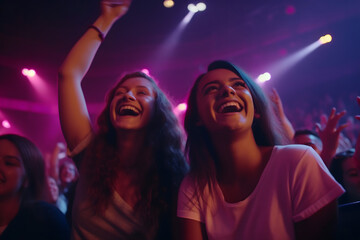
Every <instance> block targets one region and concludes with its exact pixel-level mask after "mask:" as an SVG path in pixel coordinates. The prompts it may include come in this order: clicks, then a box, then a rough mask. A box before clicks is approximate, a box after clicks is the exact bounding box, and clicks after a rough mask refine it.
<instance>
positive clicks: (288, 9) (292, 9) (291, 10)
mask: <svg viewBox="0 0 360 240" xmlns="http://www.w3.org/2000/svg"><path fill="white" fill-rule="evenodd" d="M295 12H296V9H295V7H294V6H293V5H288V6H286V8H285V13H286V14H287V15H293V14H294V13H295Z"/></svg>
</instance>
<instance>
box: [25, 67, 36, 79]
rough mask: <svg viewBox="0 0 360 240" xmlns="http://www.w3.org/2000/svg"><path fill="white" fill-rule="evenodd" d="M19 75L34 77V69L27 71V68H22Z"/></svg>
mask: <svg viewBox="0 0 360 240" xmlns="http://www.w3.org/2000/svg"><path fill="white" fill-rule="evenodd" d="M21 73H22V74H23V75H24V76H26V77H34V76H35V75H36V72H35V70H34V69H27V68H23V69H22V71H21Z"/></svg>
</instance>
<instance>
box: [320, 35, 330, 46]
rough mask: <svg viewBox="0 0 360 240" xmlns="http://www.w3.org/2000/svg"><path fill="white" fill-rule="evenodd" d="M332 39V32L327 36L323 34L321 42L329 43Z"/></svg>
mask: <svg viewBox="0 0 360 240" xmlns="http://www.w3.org/2000/svg"><path fill="white" fill-rule="evenodd" d="M331 41H332V36H331V35H330V34H326V35H325V36H322V37H321V38H319V42H320V43H321V44H325V43H329V42H331Z"/></svg>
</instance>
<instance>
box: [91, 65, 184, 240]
mask: <svg viewBox="0 0 360 240" xmlns="http://www.w3.org/2000/svg"><path fill="white" fill-rule="evenodd" d="M136 77H141V78H145V79H147V80H148V81H150V82H151V83H152V87H153V89H154V90H155V92H156V97H155V104H154V106H155V107H154V113H153V115H152V119H151V120H150V122H149V124H148V126H147V131H146V136H145V144H144V149H143V150H142V153H143V154H142V156H143V157H142V158H141V159H148V161H149V162H148V164H145V163H144V164H142V163H140V164H142V165H141V166H138V174H139V176H144V177H143V178H142V181H140V182H139V187H140V192H141V198H140V200H139V202H138V203H137V204H136V206H135V211H136V212H137V213H140V215H141V216H142V218H143V219H144V223H146V225H147V226H146V227H148V228H151V229H154V228H157V227H159V226H160V227H159V231H158V234H157V235H158V238H160V239H164V238H167V236H170V235H169V234H170V231H171V230H170V229H171V228H170V226H168V225H169V224H171V217H170V209H171V205H173V204H174V203H175V202H176V200H177V195H176V193H177V190H178V187H179V185H180V183H181V181H182V179H183V177H184V175H185V173H186V172H187V169H188V167H187V163H186V161H185V157H184V154H183V142H184V141H183V130H182V128H181V126H180V124H179V122H178V119H177V118H176V116H175V115H174V113H173V111H172V109H173V108H172V104H171V102H170V101H169V100H168V98H167V96H166V95H165V93H163V92H162V91H161V90H160V88H159V87H158V86H157V84H156V83H155V81H154V80H153V79H152V78H151V77H150V76H148V75H146V74H145V73H142V72H134V73H131V74H127V75H125V76H124V77H123V78H122V79H120V81H119V82H118V83H117V84H116V85H115V86H114V87H113V88H112V89H111V90H110V91H109V93H108V94H107V97H106V106H105V108H104V109H103V111H102V112H101V114H100V116H99V117H98V119H97V124H98V128H99V129H98V131H97V133H96V135H95V137H94V139H93V141H92V143H91V145H90V146H89V147H88V149H87V152H86V158H88V160H89V161H88V163H89V164H88V165H87V166H88V167H87V168H86V170H87V174H89V175H87V176H89V180H90V183H91V184H90V192H89V193H90V197H91V199H93V200H94V204H95V209H96V210H99V211H101V210H103V209H104V208H106V206H107V204H108V203H109V201H110V200H111V198H112V197H113V192H114V190H115V186H114V184H115V180H116V179H117V167H116V166H117V164H118V162H119V161H121V159H118V158H117V157H116V155H115V154H116V146H117V145H116V142H117V139H116V131H115V128H114V127H113V125H112V123H111V120H110V103H111V101H112V99H113V98H114V95H115V92H116V90H117V88H118V87H119V86H120V85H121V84H122V83H123V82H125V81H126V80H128V79H130V78H136ZM143 168H145V169H143ZM140 174H141V175H140Z"/></svg>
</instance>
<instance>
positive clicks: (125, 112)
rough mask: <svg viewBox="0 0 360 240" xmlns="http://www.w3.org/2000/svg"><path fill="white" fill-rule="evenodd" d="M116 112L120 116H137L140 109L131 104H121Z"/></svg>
mask: <svg viewBox="0 0 360 240" xmlns="http://www.w3.org/2000/svg"><path fill="white" fill-rule="evenodd" d="M117 113H118V114H119V115H120V116H138V115H139V114H140V111H139V110H138V109H137V108H135V107H133V106H129V105H123V106H121V107H120V108H119V109H118V111H117Z"/></svg>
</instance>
